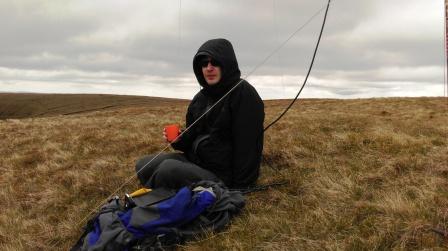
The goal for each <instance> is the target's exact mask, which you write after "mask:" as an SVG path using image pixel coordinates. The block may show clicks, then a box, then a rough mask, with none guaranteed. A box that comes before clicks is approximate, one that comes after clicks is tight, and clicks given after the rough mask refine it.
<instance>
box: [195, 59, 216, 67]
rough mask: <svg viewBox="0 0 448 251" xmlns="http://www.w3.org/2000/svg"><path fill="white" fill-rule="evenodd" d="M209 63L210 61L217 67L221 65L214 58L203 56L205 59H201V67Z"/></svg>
mask: <svg viewBox="0 0 448 251" xmlns="http://www.w3.org/2000/svg"><path fill="white" fill-rule="evenodd" d="M208 63H210V64H211V65H212V66H215V67H216V66H220V65H219V62H218V61H216V60H215V59H213V58H203V59H201V61H199V65H200V66H201V67H207V66H208Z"/></svg>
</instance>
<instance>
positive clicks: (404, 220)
mask: <svg viewBox="0 0 448 251" xmlns="http://www.w3.org/2000/svg"><path fill="white" fill-rule="evenodd" d="M47 98H48V99H47V100H46V102H50V100H49V99H51V98H50V97H47ZM53 98H59V97H57V95H55V96H53ZM81 98H82V97H81ZM89 98H90V97H89ZM0 100H2V102H4V99H0ZM165 101H166V102H165ZM165 101H163V102H159V101H158V102H153V103H151V104H149V103H144V104H142V103H140V101H135V103H132V102H130V103H128V104H127V105H125V106H119V107H115V108H113V109H99V108H101V107H105V106H108V105H109V104H107V102H105V103H102V104H101V105H99V106H96V107H88V106H84V107H82V108H80V107H76V104H75V102H73V103H71V106H72V108H71V109H72V111H73V112H67V111H66V110H65V111H64V112H63V113H60V114H66V115H61V116H53V115H57V114H56V113H51V115H52V116H44V117H39V116H37V117H36V116H34V115H32V118H27V117H24V116H23V115H20V116H17V117H14V116H11V114H14V113H15V112H16V111H18V109H16V110H14V111H6V113H5V110H3V111H2V114H8V112H9V114H10V115H9V116H10V118H9V119H3V120H0V138H1V144H0V172H1V176H0V198H1V199H0V208H1V210H0V249H1V250H55V249H56V250H68V249H69V248H70V246H71V245H72V244H73V243H74V242H75V241H76V239H77V238H78V237H79V234H80V232H81V227H80V225H82V224H83V222H82V221H83V220H84V219H85V217H86V216H87V215H88V213H89V212H90V211H91V210H92V209H94V208H95V207H97V206H98V205H99V204H100V203H101V202H102V201H104V199H106V198H107V197H108V196H110V195H111V193H112V192H113V191H115V190H116V188H117V187H119V186H120V185H121V184H123V182H125V181H126V180H127V179H128V178H130V177H132V176H133V174H134V163H135V161H136V160H137V159H138V158H139V157H140V156H142V155H145V154H149V153H154V152H157V151H160V150H161V149H163V148H164V147H165V146H166V145H165V142H164V141H163V138H162V136H161V131H162V128H163V126H164V125H166V124H171V123H179V124H183V123H184V122H183V121H184V114H185V111H186V107H187V105H188V102H187V101H179V102H178V101H173V102H170V101H169V100H165ZM10 102H14V101H10ZM17 102H18V101H17ZM57 102H60V101H57ZM57 102H56V103H57ZM89 102H90V101H89ZM113 102H115V101H113ZM113 102H112V103H113ZM288 102H289V101H287V100H277V101H266V102H265V106H266V124H267V123H268V122H270V121H272V120H273V119H274V118H275V117H276V116H277V115H278V114H279V113H280V112H281V111H282V109H284V107H285V106H286V105H287V103H288ZM14 103H15V102H14ZM76 103H80V102H76ZM81 103H82V102H81ZM86 103H88V102H86ZM28 105H29V106H30V107H33V106H35V105H36V106H37V104H34V102H31V101H30V103H29V104H28ZM9 107H13V109H15V108H14V105H13V104H10V106H9ZM2 109H5V108H4V107H3V105H2ZM56 110H57V109H56V108H54V109H52V111H53V112H54V111H56ZM81 110H83V112H82V113H75V111H81ZM33 114H34V113H33ZM37 114H47V115H48V114H50V113H49V112H46V111H44V110H41V111H39V112H38V113H37ZM11 117H12V118H11ZM18 118H20V119H18ZM447 135H448V103H447V99H446V98H381V99H357V100H315V99H309V100H300V101H299V102H298V103H296V104H295V105H294V106H293V107H292V109H291V110H290V111H289V112H288V113H287V114H286V116H285V117H284V118H283V119H282V120H280V121H279V122H278V123H277V124H275V125H274V126H273V127H271V128H270V129H269V130H268V131H267V132H266V134H265V141H264V146H265V147H264V153H263V162H262V168H261V177H260V179H259V184H268V183H271V182H277V181H286V184H285V185H282V186H278V187H273V188H270V189H268V190H265V191H259V192H255V193H252V194H249V195H248V196H247V205H246V207H245V209H244V210H243V213H242V214H240V215H239V216H238V217H236V218H235V219H234V220H233V222H232V224H231V225H230V226H229V227H228V228H226V229H225V230H224V231H222V232H220V233H217V234H209V235H207V236H206V237H204V238H202V239H200V240H197V241H194V242H191V243H187V244H186V245H184V246H181V247H180V249H184V250H424V249H446V248H447V239H446V236H444V235H447V229H448V165H447V163H448V141H447ZM137 184H138V182H137V180H136V179H133V182H130V183H129V184H128V185H126V186H125V187H124V188H123V189H122V191H119V192H118V194H119V195H123V194H124V193H125V192H129V191H132V190H134V189H136V188H138V185H137Z"/></svg>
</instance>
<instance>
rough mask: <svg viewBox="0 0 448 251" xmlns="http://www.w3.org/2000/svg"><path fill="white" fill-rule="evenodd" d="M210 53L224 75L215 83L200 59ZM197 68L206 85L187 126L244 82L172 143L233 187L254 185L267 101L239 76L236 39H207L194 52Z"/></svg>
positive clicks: (191, 159)
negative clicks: (234, 44)
mask: <svg viewBox="0 0 448 251" xmlns="http://www.w3.org/2000/svg"><path fill="white" fill-rule="evenodd" d="M205 56H208V57H212V58H213V59H215V60H216V61H217V62H218V63H219V65H220V67H221V79H220V81H219V82H218V83H217V84H215V85H208V84H207V82H206V81H205V79H204V76H203V74H202V67H201V66H200V64H199V61H200V59H201V57H205ZM193 70H194V73H195V75H196V78H197V80H198V82H199V84H200V85H201V86H202V87H203V88H202V89H201V91H199V93H197V94H196V95H195V97H194V98H193V100H192V101H191V103H190V105H189V107H188V112H187V116H186V126H187V127H188V126H190V125H191V124H192V123H193V122H194V121H195V120H196V119H197V118H199V117H200V116H201V115H202V114H203V113H204V112H205V111H206V110H207V109H208V108H210V107H211V106H212V105H213V104H215V103H216V102H217V101H218V100H219V99H220V98H221V97H223V96H224V95H225V94H226V93H227V92H228V91H229V90H230V89H231V88H232V87H234V86H235V85H237V84H238V83H239V82H241V83H240V84H239V85H238V86H237V87H236V88H235V89H234V90H233V91H232V92H231V93H230V94H229V95H227V96H226V97H225V98H224V99H223V100H222V101H221V102H219V103H218V104H217V105H216V106H215V107H214V108H213V109H212V110H211V111H210V112H209V113H208V114H207V115H206V116H204V117H203V118H201V120H200V121H198V122H197V123H196V124H195V125H194V126H193V127H192V128H191V129H190V130H189V131H187V132H186V133H185V134H184V135H182V137H181V138H180V139H179V140H178V141H177V142H175V143H173V144H172V146H173V148H175V149H177V150H181V151H183V152H184V153H185V154H186V156H187V158H188V159H189V160H190V161H192V162H194V163H196V164H198V165H199V166H201V167H202V168H205V169H207V170H210V171H212V172H213V173H215V174H216V175H217V176H218V177H219V178H221V179H222V180H223V181H224V182H225V183H226V185H227V186H229V187H232V188H245V187H248V186H251V185H253V184H254V183H255V182H256V180H257V178H258V175H259V170H260V161H261V154H262V150H263V121H264V104H263V101H262V100H261V98H260V96H259V95H258V93H257V91H256V90H255V88H254V87H253V86H252V85H250V84H249V83H248V82H247V81H245V80H243V79H241V78H240V77H241V73H240V70H239V68H238V62H237V60H236V56H235V52H234V50H233V47H232V44H231V43H230V42H229V41H227V40H225V39H212V40H209V41H207V42H205V43H204V44H203V45H202V46H201V47H200V48H199V50H198V52H197V53H196V55H195V56H194V59H193Z"/></svg>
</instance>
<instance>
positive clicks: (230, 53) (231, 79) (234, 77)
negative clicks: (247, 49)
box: [193, 38, 241, 97]
mask: <svg viewBox="0 0 448 251" xmlns="http://www.w3.org/2000/svg"><path fill="white" fill-rule="evenodd" d="M206 56H209V57H211V58H213V59H215V60H216V61H218V63H219V64H220V67H221V79H220V81H219V82H218V83H217V84H215V85H208V84H207V82H206V81H205V78H204V75H203V74H202V67H201V66H200V65H199V62H200V59H201V58H202V57H206ZM193 70H194V74H195V75H196V79H197V80H198V82H199V84H200V85H201V86H202V87H203V89H202V90H201V92H202V93H203V94H205V95H206V96H213V97H221V96H223V95H224V94H225V93H226V92H227V91H228V90H230V89H231V88H232V87H233V86H234V85H235V84H237V82H238V80H239V79H240V77H241V72H240V69H239V68H238V62H237V60H236V56H235V51H234V50H233V46H232V44H231V43H230V42H229V41H228V40H226V39H223V38H217V39H212V40H208V41H207V42H205V43H204V44H203V45H202V46H201V47H199V49H198V52H197V53H196V55H195V56H194V58H193Z"/></svg>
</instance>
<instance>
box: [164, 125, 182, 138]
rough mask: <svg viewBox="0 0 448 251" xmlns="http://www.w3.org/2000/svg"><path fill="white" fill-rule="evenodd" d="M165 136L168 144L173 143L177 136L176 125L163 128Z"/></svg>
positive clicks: (177, 128) (177, 127)
mask: <svg viewBox="0 0 448 251" xmlns="http://www.w3.org/2000/svg"><path fill="white" fill-rule="evenodd" d="M165 134H166V139H167V140H168V142H173V141H174V140H175V139H176V138H177V136H179V126H178V125H176V124H172V125H167V126H165Z"/></svg>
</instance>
